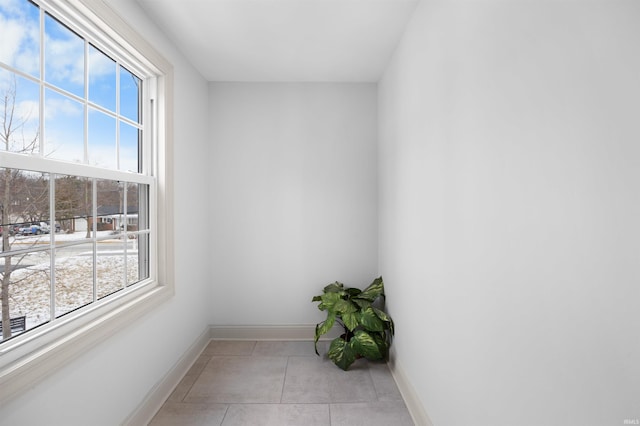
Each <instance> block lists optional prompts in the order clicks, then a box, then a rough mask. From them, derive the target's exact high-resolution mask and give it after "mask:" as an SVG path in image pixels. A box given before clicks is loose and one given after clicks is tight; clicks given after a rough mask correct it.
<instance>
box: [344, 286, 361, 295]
mask: <svg viewBox="0 0 640 426" xmlns="http://www.w3.org/2000/svg"><path fill="white" fill-rule="evenodd" d="M345 291H346V292H347V294H348V295H349V296H351V297H354V296H357V295H359V294H360V293H362V290H360V289H359V288H355V287H349V288H347V289H345Z"/></svg>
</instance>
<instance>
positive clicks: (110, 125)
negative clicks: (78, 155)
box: [88, 108, 116, 169]
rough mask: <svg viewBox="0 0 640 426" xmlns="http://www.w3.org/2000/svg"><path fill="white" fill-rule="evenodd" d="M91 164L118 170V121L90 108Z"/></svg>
mask: <svg viewBox="0 0 640 426" xmlns="http://www.w3.org/2000/svg"><path fill="white" fill-rule="evenodd" d="M88 145H89V164H90V165H92V166H99V167H107V168H110V169H115V168H116V119H115V118H114V117H111V116H109V115H107V114H105V113H103V112H100V111H98V110H94V109H93V108H89V143H88Z"/></svg>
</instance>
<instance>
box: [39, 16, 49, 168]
mask: <svg viewBox="0 0 640 426" xmlns="http://www.w3.org/2000/svg"><path fill="white" fill-rule="evenodd" d="M39 11H40V31H39V33H38V37H39V42H40V52H39V54H40V72H39V74H38V76H39V79H38V84H39V85H38V96H39V98H40V103H39V105H38V115H39V117H38V124H39V127H40V135H39V138H40V139H39V140H38V151H39V152H38V154H39V155H40V156H41V157H44V150H45V144H44V141H45V133H46V131H47V130H46V129H45V125H44V113H45V111H44V101H45V98H44V79H45V75H44V69H45V66H44V60H45V58H44V43H45V37H44V10H43V8H42V7H40V8H39Z"/></svg>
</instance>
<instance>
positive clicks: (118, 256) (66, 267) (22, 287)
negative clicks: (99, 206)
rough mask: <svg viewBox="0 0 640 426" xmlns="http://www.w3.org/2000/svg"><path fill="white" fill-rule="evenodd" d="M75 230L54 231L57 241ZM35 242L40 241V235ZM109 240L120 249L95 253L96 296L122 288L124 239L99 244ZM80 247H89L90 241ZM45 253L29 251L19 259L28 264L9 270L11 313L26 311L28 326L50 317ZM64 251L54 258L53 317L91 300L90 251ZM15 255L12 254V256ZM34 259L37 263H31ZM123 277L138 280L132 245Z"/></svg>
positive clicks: (91, 270) (47, 263) (12, 314)
mask: <svg viewBox="0 0 640 426" xmlns="http://www.w3.org/2000/svg"><path fill="white" fill-rule="evenodd" d="M77 234H78V233H76V234H72V235H66V234H61V235H60V237H61V238H60V239H59V238H58V234H56V241H61V240H63V241H64V240H66V241H70V240H78V235H77ZM106 235H108V234H106ZM40 237H45V238H46V241H47V242H48V241H49V240H48V236H47V235H44V236H40ZM74 237H75V238H74ZM26 238H31V239H32V242H36V241H35V240H36V237H25V239H26ZM88 241H90V240H88ZM37 243H42V238H40V239H39V240H38V241H37ZM109 243H112V244H113V247H114V248H117V249H119V250H117V249H116V250H109V251H99V252H98V255H97V256H96V293H97V294H96V297H97V298H101V297H104V296H107V295H109V294H111V293H113V292H115V291H118V290H121V289H123V288H124V277H125V271H124V268H125V262H124V252H123V250H122V243H123V242H122V240H118V239H117V238H116V237H115V236H114V239H113V240H108V241H105V242H104V243H99V244H109ZM109 245H110V244H109ZM83 247H86V248H91V245H86V246H83ZM136 249H137V247H136ZM63 250H64V249H63ZM61 251H62V250H61ZM48 253H49V252H48V251H46V252H40V254H39V255H38V254H34V255H28V257H25V258H24V259H23V260H22V264H24V265H30V266H27V267H24V268H20V269H16V270H14V271H13V272H12V274H11V287H10V292H9V294H10V301H9V303H10V312H11V317H12V318H14V317H18V316H23V315H26V317H27V329H28V328H31V327H34V326H36V325H38V324H41V323H43V322H47V321H49V319H50V316H51V277H50V275H51V271H50V262H49V261H48ZM66 254H67V255H68V256H67V257H64V256H59V257H56V260H55V315H56V317H58V316H60V315H63V314H65V313H67V312H70V311H72V310H74V309H77V308H79V307H81V306H84V305H86V304H88V303H91V302H92V301H93V300H94V285H93V253H92V252H91V251H85V252H82V251H75V252H69V253H66ZM17 257H18V256H14V259H15V258H17ZM34 260H36V261H37V262H38V263H36V264H33V265H31V263H33V261H34ZM0 261H1V259H0ZM0 264H2V265H4V262H1V263H0ZM14 264H15V261H14ZM0 276H2V273H0ZM126 279H127V283H128V284H132V283H135V282H137V281H138V256H137V250H135V249H132V248H131V245H130V246H129V248H128V249H127V271H126ZM0 312H1V311H0Z"/></svg>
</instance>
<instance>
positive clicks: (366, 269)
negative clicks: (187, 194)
mask: <svg viewBox="0 0 640 426" xmlns="http://www.w3.org/2000/svg"><path fill="white" fill-rule="evenodd" d="M209 99H210V100H209V102H210V110H209V123H210V135H211V136H210V143H211V150H212V155H211V162H210V166H209V170H208V173H207V179H208V185H209V190H208V192H207V193H206V195H205V196H209V197H210V198H211V202H212V208H211V212H210V214H208V215H207V216H203V217H201V218H199V219H198V220H194V221H192V223H191V226H190V228H191V229H198V228H199V227H200V226H209V232H210V236H211V251H210V257H209V260H210V268H211V271H212V274H213V277H214V279H213V283H214V286H215V293H214V294H213V295H212V299H211V321H212V322H211V323H212V324H215V325H274V324H275V325H278V324H286V325H294V324H311V323H315V322H318V321H320V319H321V318H322V316H321V313H320V311H318V310H317V309H316V304H312V303H311V298H312V296H314V295H315V294H318V293H319V292H320V291H321V289H322V287H324V286H325V285H326V284H328V283H330V282H333V281H336V280H339V281H342V282H345V284H348V285H353V286H361V287H364V286H366V285H368V284H369V283H370V282H371V281H372V280H373V279H374V278H375V274H376V272H377V213H376V208H377V189H376V187H377V165H376V164H377V163H376V154H377V144H376V140H377V126H376V114H377V104H376V85H375V84H323V83H318V84H278V83H265V84H262V83H211V84H210V86H209Z"/></svg>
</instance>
